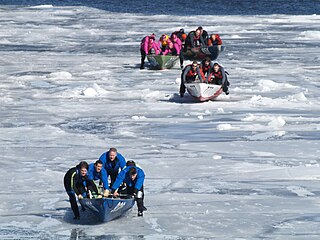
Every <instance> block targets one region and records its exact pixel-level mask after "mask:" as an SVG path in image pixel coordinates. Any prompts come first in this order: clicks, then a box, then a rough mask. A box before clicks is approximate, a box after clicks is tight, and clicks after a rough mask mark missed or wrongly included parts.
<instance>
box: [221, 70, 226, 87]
mask: <svg viewBox="0 0 320 240" xmlns="http://www.w3.org/2000/svg"><path fill="white" fill-rule="evenodd" d="M220 71H221V75H222V81H221V84H222V85H223V84H224V82H225V81H226V73H225V71H224V68H223V67H221V66H220Z"/></svg>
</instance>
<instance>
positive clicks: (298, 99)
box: [287, 92, 308, 102]
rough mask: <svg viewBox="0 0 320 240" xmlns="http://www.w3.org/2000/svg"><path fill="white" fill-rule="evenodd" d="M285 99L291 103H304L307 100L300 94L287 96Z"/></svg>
mask: <svg viewBox="0 0 320 240" xmlns="http://www.w3.org/2000/svg"><path fill="white" fill-rule="evenodd" d="M287 99H288V100H289V101H291V102H306V101H308V99H307V98H306V96H305V95H304V94H303V93H302V92H301V93H297V94H295V95H291V96H288V97H287Z"/></svg>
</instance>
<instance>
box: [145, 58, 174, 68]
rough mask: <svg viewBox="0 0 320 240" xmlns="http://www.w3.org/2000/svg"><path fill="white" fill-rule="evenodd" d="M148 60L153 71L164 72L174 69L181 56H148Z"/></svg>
mask: <svg viewBox="0 0 320 240" xmlns="http://www.w3.org/2000/svg"><path fill="white" fill-rule="evenodd" d="M147 59H148V61H149V63H150V68H151V69H155V70H163V69H170V68H173V67H174V65H175V64H176V62H177V61H178V60H179V56H169V55H165V56H164V55H148V56H147Z"/></svg>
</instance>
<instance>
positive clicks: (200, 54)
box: [182, 45, 224, 61]
mask: <svg viewBox="0 0 320 240" xmlns="http://www.w3.org/2000/svg"><path fill="white" fill-rule="evenodd" d="M223 50H224V46H221V45H217V46H211V47H195V48H188V49H184V50H183V51H182V55H183V58H184V60H190V61H202V60H203V59H205V58H206V57H210V59H211V60H216V59H217V58H218V56H219V54H220V53H221V52H222V51H223Z"/></svg>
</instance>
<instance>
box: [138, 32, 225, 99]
mask: <svg viewBox="0 0 320 240" xmlns="http://www.w3.org/2000/svg"><path fill="white" fill-rule="evenodd" d="M216 45H222V40H221V38H220V36H219V34H211V35H209V34H208V32H207V31H206V30H204V29H203V28H202V27H201V26H199V27H198V28H197V29H196V30H195V31H191V32H189V33H188V34H186V33H185V32H184V29H180V30H179V31H175V32H173V33H171V35H170V36H169V35H166V34H162V35H161V37H160V38H159V40H158V41H156V36H155V34H151V35H148V36H145V37H144V38H143V39H142V40H141V44H140V52H141V65H140V69H144V65H145V59H146V56H147V55H149V54H151V55H152V54H154V55H168V54H170V55H174V56H179V58H180V67H181V68H182V74H181V85H180V96H181V97H183V96H184V93H185V85H184V84H185V83H190V82H193V81H195V80H198V81H200V82H205V83H208V84H218V85H222V89H223V92H225V94H227V95H228V94H229V90H228V86H229V85H230V83H229V81H228V79H227V74H228V73H227V72H225V70H224V68H223V67H222V66H221V65H220V64H218V63H214V62H212V61H211V59H210V57H205V58H204V59H203V60H202V61H201V63H198V62H197V61H193V62H192V64H189V65H187V66H185V67H184V66H183V58H184V57H183V52H184V51H186V50H188V49H194V48H199V47H200V48H201V47H210V46H216Z"/></svg>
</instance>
